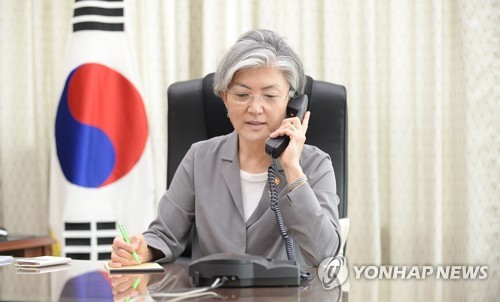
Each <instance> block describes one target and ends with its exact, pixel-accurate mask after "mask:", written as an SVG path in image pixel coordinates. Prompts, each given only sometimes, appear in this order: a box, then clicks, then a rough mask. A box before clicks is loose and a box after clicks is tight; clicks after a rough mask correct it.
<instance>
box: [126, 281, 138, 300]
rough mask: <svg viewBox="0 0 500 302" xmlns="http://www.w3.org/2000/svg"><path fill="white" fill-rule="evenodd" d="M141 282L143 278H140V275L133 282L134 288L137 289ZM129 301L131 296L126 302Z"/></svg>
mask: <svg viewBox="0 0 500 302" xmlns="http://www.w3.org/2000/svg"><path fill="white" fill-rule="evenodd" d="M140 282H141V278H139V277H137V278H135V281H134V283H133V284H132V288H133V289H137V286H138V285H139V283H140ZM128 301H130V297H128V298H127V299H125V301H124V302H128Z"/></svg>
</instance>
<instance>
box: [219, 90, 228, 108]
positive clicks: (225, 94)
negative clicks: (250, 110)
mask: <svg viewBox="0 0 500 302" xmlns="http://www.w3.org/2000/svg"><path fill="white" fill-rule="evenodd" d="M219 96H220V98H221V99H222V101H223V102H224V106H226V111H227V92H225V91H223V92H221V93H220V95H219Z"/></svg>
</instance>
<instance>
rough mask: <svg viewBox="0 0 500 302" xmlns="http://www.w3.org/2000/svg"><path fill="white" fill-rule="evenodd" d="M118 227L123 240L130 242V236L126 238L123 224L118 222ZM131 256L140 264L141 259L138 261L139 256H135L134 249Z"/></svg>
mask: <svg viewBox="0 0 500 302" xmlns="http://www.w3.org/2000/svg"><path fill="white" fill-rule="evenodd" d="M118 229H120V232H121V233H122V237H123V240H125V242H126V243H128V244H131V243H130V238H128V235H127V231H125V228H124V227H123V225H121V224H118ZM132 256H133V257H134V259H135V262H137V264H141V261H139V257H138V256H137V253H136V252H135V251H134V252H133V253H132Z"/></svg>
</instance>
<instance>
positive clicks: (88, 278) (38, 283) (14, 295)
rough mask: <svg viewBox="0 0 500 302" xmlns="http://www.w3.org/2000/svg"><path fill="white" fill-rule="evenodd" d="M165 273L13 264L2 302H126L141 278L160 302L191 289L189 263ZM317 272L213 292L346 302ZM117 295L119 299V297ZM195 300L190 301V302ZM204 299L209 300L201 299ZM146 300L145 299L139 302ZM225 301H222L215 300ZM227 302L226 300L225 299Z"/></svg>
mask: <svg viewBox="0 0 500 302" xmlns="http://www.w3.org/2000/svg"><path fill="white" fill-rule="evenodd" d="M163 266H164V268H165V273H160V274H147V275H146V274H143V275H109V274H108V273H107V272H106V271H105V270H104V268H103V262H99V261H89V260H73V261H72V262H71V265H69V267H67V269H66V270H61V271H55V272H50V273H41V274H19V273H17V272H16V271H15V268H14V265H13V264H8V265H4V266H0V300H1V301H14V300H15V301H20V300H21V301H113V300H115V301H123V300H124V299H125V298H126V295H124V296H120V295H121V293H118V292H119V291H121V292H122V293H127V292H128V290H130V284H132V283H133V281H134V280H135V279H136V278H137V277H139V278H140V279H141V281H140V283H139V286H138V287H137V290H138V291H139V292H143V293H146V291H147V292H148V293H149V295H150V296H151V297H152V298H153V299H154V300H155V301H167V300H169V299H172V298H162V297H159V298H158V297H155V294H159V293H173V292H185V291H187V290H191V289H193V288H191V286H190V281H189V278H188V275H187V263H169V264H164V265H163ZM314 271H315V270H312V271H311V273H313V279H312V281H310V282H309V283H307V284H305V285H304V286H301V287H276V288H217V289H213V290H212V291H213V292H214V293H215V294H216V295H218V296H219V297H222V298H225V299H227V300H237V299H240V298H241V299H242V300H245V301H254V300H255V301H299V300H300V301H341V300H342V292H341V289H340V287H338V288H335V289H333V290H330V291H326V290H324V289H323V288H322V287H321V282H320V281H319V280H318V278H317V277H316V276H315V273H314ZM113 293H115V295H113ZM145 300H146V301H148V300H149V301H151V300H152V299H149V298H148V299H145ZM189 300H192V299H187V300H185V301H189ZM200 300H203V297H202V298H200ZM137 301H144V299H141V300H137ZM211 301H219V299H211ZM220 301H222V300H220Z"/></svg>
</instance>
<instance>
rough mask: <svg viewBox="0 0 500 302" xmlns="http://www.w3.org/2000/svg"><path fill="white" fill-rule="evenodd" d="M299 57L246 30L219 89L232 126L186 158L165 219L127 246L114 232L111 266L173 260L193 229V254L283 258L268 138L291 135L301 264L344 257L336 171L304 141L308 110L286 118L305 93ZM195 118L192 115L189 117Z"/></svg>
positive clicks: (289, 199)
mask: <svg viewBox="0 0 500 302" xmlns="http://www.w3.org/2000/svg"><path fill="white" fill-rule="evenodd" d="M304 86H305V74H304V71H303V68H302V63H301V62H300V59H299V58H298V56H297V55H296V54H295V53H294V52H293V50H292V49H291V48H290V47H289V46H288V45H287V44H286V43H285V41H284V40H283V39H282V38H281V37H279V36H278V35H276V34H275V33H274V32H272V31H268V30H252V31H249V32H247V33H245V34H243V35H242V36H241V37H240V38H239V40H238V41H237V43H236V44H235V45H234V46H233V47H231V48H230V49H229V50H228V52H227V53H226V54H225V56H224V57H223V58H222V60H221V62H220V64H219V66H218V68H217V71H216V73H215V78H214V92H215V93H216V94H218V95H219V96H220V97H221V98H222V100H223V101H224V104H225V106H226V108H227V115H228V118H229V119H230V121H231V123H232V125H233V126H234V129H235V130H234V132H233V133H231V134H228V135H225V136H220V137H215V138H212V139H209V140H207V141H202V142H198V143H195V144H193V145H192V146H191V148H190V150H189V151H188V152H187V154H186V155H185V157H184V159H183V160H182V162H181V164H180V165H179V168H178V169H177V171H176V174H175V176H174V178H173V180H172V183H171V185H170V188H169V189H168V190H167V192H165V194H164V195H163V197H162V198H161V200H160V203H159V207H158V216H157V218H156V219H155V220H154V221H153V222H152V223H151V225H150V226H149V228H148V230H146V231H145V232H144V234H142V235H140V234H139V235H135V236H132V237H131V242H132V243H131V244H127V243H125V242H124V241H123V239H122V238H121V237H117V238H115V240H114V242H113V252H112V256H111V261H110V265H111V266H114V267H118V266H121V265H132V264H136V262H135V261H134V258H133V257H132V255H131V253H132V252H133V251H134V250H135V251H136V252H137V254H138V255H139V258H140V260H141V261H142V262H148V261H159V262H168V261H174V260H175V259H176V258H177V257H178V256H179V255H180V254H181V253H182V251H183V250H184V247H185V245H186V242H187V240H188V236H189V231H190V229H191V227H192V226H193V225H194V238H193V247H192V257H193V259H196V258H199V257H202V256H205V255H210V254H214V253H221V252H233V253H247V254H252V255H258V256H262V257H265V258H269V259H286V253H285V246H284V243H283V240H282V238H281V235H280V232H279V230H278V226H277V222H276V217H275V214H274V212H273V211H272V210H271V209H270V207H269V202H270V198H269V191H268V190H269V188H268V186H267V170H268V167H269V166H270V165H271V164H272V162H273V160H272V158H271V157H270V156H269V155H268V154H267V153H266V152H265V144H266V141H267V139H268V138H269V137H273V138H274V137H277V136H282V135H287V136H289V137H290V143H289V145H288V147H287V148H286V149H285V151H284V152H283V154H282V155H281V157H280V158H279V160H275V164H276V166H277V172H276V184H277V185H278V193H279V196H278V199H279V201H278V205H279V207H280V209H281V213H282V215H283V220H284V223H285V225H286V228H287V232H288V235H289V236H290V237H291V238H293V240H294V241H295V244H294V249H295V256H296V259H297V260H298V261H299V263H301V264H304V262H305V263H307V264H308V265H314V266H316V265H318V264H319V263H320V262H321V261H322V260H323V259H324V258H326V257H330V256H334V255H336V254H337V253H338V249H339V246H340V235H339V234H340V226H339V221H338V210H337V206H338V201H339V200H338V197H337V195H336V185H335V174H334V171H333V167H332V163H331V160H330V158H329V156H328V155H327V154H326V153H324V152H322V151H321V150H319V149H318V148H316V147H313V146H309V145H305V144H304V143H305V140H306V131H307V125H308V122H309V115H310V114H309V112H307V113H306V115H305V116H304V119H303V121H300V120H299V119H298V118H297V117H295V118H285V113H286V107H287V103H288V101H289V100H290V98H291V97H292V96H293V95H294V94H303V93H304ZM186 122H189V121H186Z"/></svg>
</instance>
